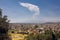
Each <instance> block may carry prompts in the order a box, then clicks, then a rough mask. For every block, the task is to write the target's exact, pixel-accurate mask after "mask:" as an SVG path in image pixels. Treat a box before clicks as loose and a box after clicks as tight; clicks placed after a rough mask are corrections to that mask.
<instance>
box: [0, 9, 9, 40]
mask: <svg viewBox="0 0 60 40" xmlns="http://www.w3.org/2000/svg"><path fill="white" fill-rule="evenodd" d="M8 27H9V21H8V19H7V16H6V15H5V16H2V9H0V40H8V34H7V32H8Z"/></svg>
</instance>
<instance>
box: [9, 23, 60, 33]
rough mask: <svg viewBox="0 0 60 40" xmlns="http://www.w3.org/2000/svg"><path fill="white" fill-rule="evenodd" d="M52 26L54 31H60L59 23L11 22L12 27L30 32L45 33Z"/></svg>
mask: <svg viewBox="0 0 60 40" xmlns="http://www.w3.org/2000/svg"><path fill="white" fill-rule="evenodd" d="M49 28H51V29H52V30H53V31H60V24H59V23H48V24H47V23H45V24H19V23H11V24H10V29H16V30H18V31H25V32H29V33H44V32H45V30H49Z"/></svg>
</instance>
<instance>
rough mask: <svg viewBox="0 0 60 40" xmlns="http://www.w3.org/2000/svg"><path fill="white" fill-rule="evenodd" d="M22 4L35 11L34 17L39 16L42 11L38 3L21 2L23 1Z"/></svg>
mask: <svg viewBox="0 0 60 40" xmlns="http://www.w3.org/2000/svg"><path fill="white" fill-rule="evenodd" d="M20 5H21V6H23V7H26V8H27V9H29V10H30V11H33V12H34V14H33V18H34V17H36V16H38V15H39V13H40V10H39V7H38V6H37V5H33V4H30V3H21V2H20Z"/></svg>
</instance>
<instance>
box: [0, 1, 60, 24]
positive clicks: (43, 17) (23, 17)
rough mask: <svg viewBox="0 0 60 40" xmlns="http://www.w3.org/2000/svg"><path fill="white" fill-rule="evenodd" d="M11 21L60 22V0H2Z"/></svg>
mask: <svg viewBox="0 0 60 40" xmlns="http://www.w3.org/2000/svg"><path fill="white" fill-rule="evenodd" d="M0 8H1V9H2V12H3V15H7V16H8V19H9V20H10V23H44V22H60V0H0Z"/></svg>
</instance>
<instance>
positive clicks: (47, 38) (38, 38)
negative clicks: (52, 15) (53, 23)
mask: <svg viewBox="0 0 60 40" xmlns="http://www.w3.org/2000/svg"><path fill="white" fill-rule="evenodd" d="M26 40H58V37H57V35H56V34H54V32H53V31H52V30H46V31H45V33H42V34H40V33H38V34H35V35H34V34H29V35H28V36H27V37H26Z"/></svg>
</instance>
